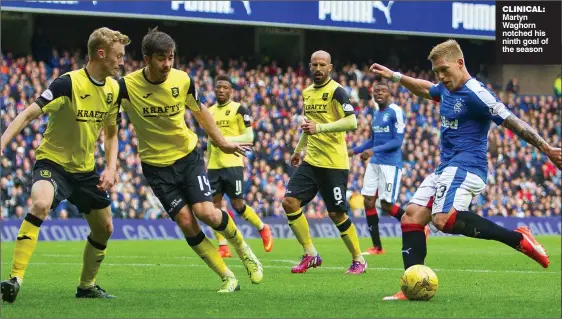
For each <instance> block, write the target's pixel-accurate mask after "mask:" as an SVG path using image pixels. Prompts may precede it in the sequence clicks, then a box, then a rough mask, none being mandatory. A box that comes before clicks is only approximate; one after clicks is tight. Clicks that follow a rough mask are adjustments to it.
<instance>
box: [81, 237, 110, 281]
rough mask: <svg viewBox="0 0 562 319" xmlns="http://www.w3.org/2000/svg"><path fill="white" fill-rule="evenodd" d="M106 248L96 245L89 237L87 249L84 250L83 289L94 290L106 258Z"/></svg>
mask: <svg viewBox="0 0 562 319" xmlns="http://www.w3.org/2000/svg"><path fill="white" fill-rule="evenodd" d="M106 248H107V247H106V246H105V245H102V244H100V243H96V242H95V241H93V240H92V238H91V237H90V236H88V240H87V242H86V247H85V248H84V256H83V264H82V274H81V275H80V285H79V287H80V288H82V289H88V288H92V287H93V286H94V285H95V283H96V275H97V274H98V270H99V269H100V265H101V262H102V261H103V259H104V258H105V250H106Z"/></svg>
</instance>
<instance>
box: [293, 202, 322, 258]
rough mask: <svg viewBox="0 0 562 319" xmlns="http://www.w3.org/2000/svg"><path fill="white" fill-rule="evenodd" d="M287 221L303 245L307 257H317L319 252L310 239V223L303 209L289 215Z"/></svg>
mask: <svg viewBox="0 0 562 319" xmlns="http://www.w3.org/2000/svg"><path fill="white" fill-rule="evenodd" d="M287 219H288V221H289V227H291V230H292V231H293V234H295V237H296V238H297V240H298V241H299V244H301V245H302V247H303V248H304V251H305V253H306V254H307V255H310V256H316V255H318V252H317V251H316V248H314V245H312V238H311V237H310V228H309V227H308V221H307V220H306V217H304V215H303V213H302V208H301V209H299V210H297V211H296V212H294V213H289V214H287Z"/></svg>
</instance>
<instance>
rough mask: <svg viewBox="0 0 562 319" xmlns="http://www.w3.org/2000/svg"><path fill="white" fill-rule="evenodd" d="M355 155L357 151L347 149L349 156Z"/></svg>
mask: <svg viewBox="0 0 562 319" xmlns="http://www.w3.org/2000/svg"><path fill="white" fill-rule="evenodd" d="M354 155H355V152H354V151H353V150H347V156H348V157H353V156H354Z"/></svg>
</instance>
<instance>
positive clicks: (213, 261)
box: [185, 232, 233, 278]
mask: <svg viewBox="0 0 562 319" xmlns="http://www.w3.org/2000/svg"><path fill="white" fill-rule="evenodd" d="M185 240H186V241H187V244H188V245H189V246H190V247H191V248H192V249H193V251H195V253H197V255H199V257H201V259H203V261H204V262H205V263H206V264H207V266H209V268H211V269H212V270H213V271H214V272H215V273H216V274H217V275H219V276H220V277H221V278H224V277H225V276H233V274H232V271H230V269H228V267H227V266H226V264H225V263H224V260H223V259H222V258H221V256H220V255H219V253H218V252H217V250H216V248H215V246H213V243H212V242H211V241H210V240H209V238H207V236H205V234H204V233H203V232H200V233H199V234H197V235H196V236H195V237H185Z"/></svg>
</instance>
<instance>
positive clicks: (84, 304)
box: [0, 236, 561, 318]
mask: <svg viewBox="0 0 562 319" xmlns="http://www.w3.org/2000/svg"><path fill="white" fill-rule="evenodd" d="M537 239H538V240H539V241H540V242H542V243H543V244H544V246H545V248H546V249H547V250H548V252H549V254H550V258H551V265H550V267H549V268H548V269H546V270H545V269H543V268H541V267H540V266H539V265H538V264H537V263H535V262H534V261H532V260H531V259H529V258H528V257H526V256H525V255H523V254H521V253H519V252H516V251H514V250H512V249H511V248H509V247H506V246H504V245H502V244H499V243H495V242H491V241H485V240H475V239H467V238H459V237H455V238H452V237H431V236H430V237H429V239H428V257H427V258H426V265H428V266H429V267H431V268H433V269H434V270H435V272H436V274H437V276H438V278H439V290H438V291H437V294H436V296H435V297H434V298H433V299H432V300H430V301H428V302H422V301H420V302H404V301H384V302H383V301H381V299H382V298H383V297H384V296H386V295H391V294H394V293H395V292H397V291H398V290H399V278H400V276H401V274H402V272H403V270H402V257H401V252H400V250H401V240H400V238H382V240H383V245H384V247H385V250H386V254H385V255H379V256H371V255H369V256H365V258H366V259H367V262H368V264H369V268H368V270H367V273H366V274H364V275H359V276H351V275H344V272H345V271H346V270H347V268H348V267H349V265H350V263H351V260H350V257H349V253H348V252H347V250H346V248H345V246H344V244H343V242H342V241H341V240H339V239H314V243H315V244H316V247H317V248H318V250H319V252H320V254H321V256H322V258H323V259H324V263H323V265H322V267H321V268H317V269H310V270H309V271H308V272H307V273H306V274H291V273H290V268H291V267H292V266H293V265H294V264H296V263H297V261H298V259H299V257H300V255H301V254H302V251H301V248H300V247H299V245H298V244H297V242H296V241H295V240H292V239H278V240H276V241H275V247H274V248H273V251H272V252H270V253H265V252H264V251H263V247H262V245H261V241H258V240H249V243H250V244H251V245H252V247H253V249H254V252H255V253H256V255H257V256H258V257H259V258H260V259H261V261H262V263H263V265H264V281H263V282H262V283H261V284H260V285H252V283H251V282H250V280H249V278H248V276H247V274H246V271H245V269H244V268H243V266H242V263H241V262H240V260H239V259H238V258H229V259H227V264H228V265H229V266H230V267H231V269H232V270H233V271H234V273H235V274H236V275H237V277H238V279H239V282H240V285H241V291H239V292H235V293H232V294H220V295H219V294H218V293H216V290H217V289H218V288H219V286H220V283H221V282H220V280H219V279H218V277H217V276H216V275H215V274H214V273H212V272H211V271H210V270H209V269H208V268H207V267H206V266H205V264H204V263H203V261H201V260H200V258H199V257H197V256H196V255H195V253H194V252H193V251H192V250H191V249H190V248H189V247H188V245H187V243H186V242H185V241H181V240H160V241H112V242H110V244H109V247H108V253H107V256H106V258H105V260H104V262H103V265H102V267H101V270H100V274H99V275H98V283H99V284H100V286H101V287H102V288H104V289H105V290H106V291H107V292H109V293H110V294H114V295H116V296H117V297H118V298H117V299H113V300H94V299H89V300H84V299H80V300H78V299H76V298H75V297H74V293H75V292H76V285H77V283H78V279H79V276H80V270H81V259H82V257H81V255H82V250H83V248H84V242H39V244H38V246H37V250H36V254H35V255H34V256H33V258H32V261H31V264H30V266H29V267H28V270H27V273H26V278H25V281H24V283H23V286H22V290H21V291H20V294H19V295H18V299H17V300H16V302H15V303H14V304H7V303H3V304H2V308H1V313H0V317H2V318H16V317H17V318H137V317H138V318H149V317H152V318H178V317H184V318H185V317H199V318H204V317H212V318H231V317H242V318H304V317H318V318H328V317H339V318H345V317H352V318H377V317H386V318H388V317H402V318H404V317H415V318H422V317H465V318H466V317H503V318H506V317H518V318H521V317H535V318H545V317H558V318H560V316H561V305H560V301H561V300H560V291H561V287H560V286H561V272H560V267H561V256H560V255H561V253H560V247H561V240H560V237H559V236H543V237H541V236H538V237H537ZM369 243H370V240H369V239H367V238H361V246H362V248H363V250H365V249H366V248H367V247H369ZM13 247H14V245H13V243H11V242H9V243H2V279H5V278H6V276H7V274H8V271H9V266H10V262H11V259H12V249H13Z"/></svg>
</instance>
